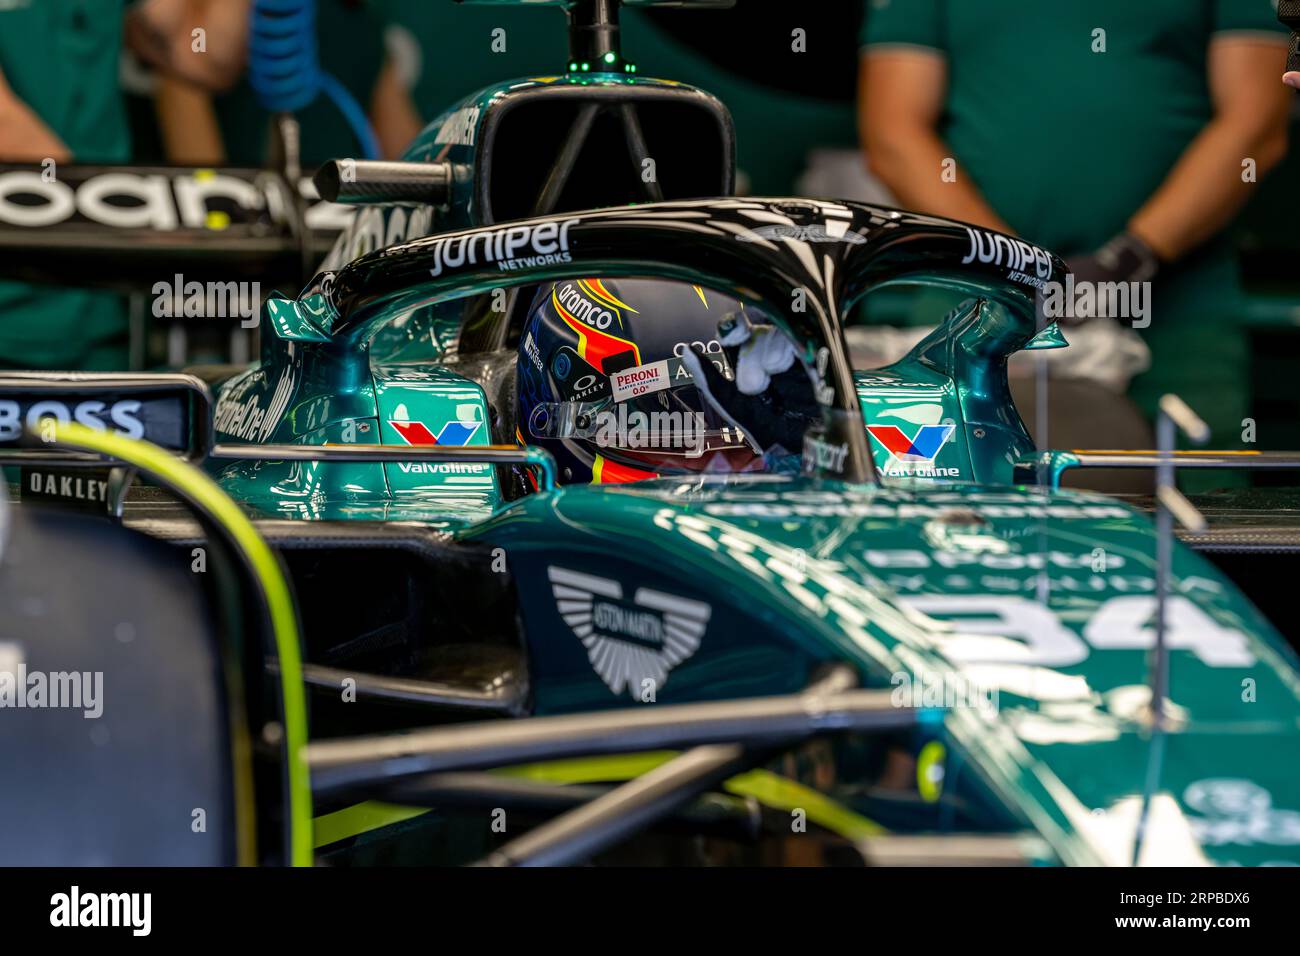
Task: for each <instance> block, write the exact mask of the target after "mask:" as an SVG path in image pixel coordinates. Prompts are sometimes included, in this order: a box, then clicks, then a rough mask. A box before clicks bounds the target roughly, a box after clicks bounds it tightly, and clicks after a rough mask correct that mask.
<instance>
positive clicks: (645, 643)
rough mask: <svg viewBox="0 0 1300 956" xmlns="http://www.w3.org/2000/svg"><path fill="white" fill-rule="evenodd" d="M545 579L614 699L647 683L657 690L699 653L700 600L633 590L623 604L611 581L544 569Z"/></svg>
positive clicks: (704, 609) (704, 617) (704, 613)
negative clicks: (671, 673)
mask: <svg viewBox="0 0 1300 956" xmlns="http://www.w3.org/2000/svg"><path fill="white" fill-rule="evenodd" d="M547 576H548V577H549V578H550V580H551V591H552V592H553V593H554V595H555V608H556V610H557V611H559V613H560V617H562V618H563V619H564V623H566V624H568V625H569V627H570V628H572V630H573V633H574V636H576V637H577V638H578V640H580V641H582V646H583V647H585V648H586V649H587V658H588V659H589V660H590V661H591V666H592V667H593V668H594V669H595V671H596V673H597V674H599V675H600V678H601V680H603V681H604V682H605V683H606V685H608V687H609V689H610V690H612V691H613V692H614V693H616V694H621V693H622V692H623V690H624V689H625V688H626V689H627V690H628V691H629V692H630V693H631V694H632V696H633V697H635V696H636V695H637V694H638V693H639V692H640V691H641V690H642V687H643V684H644V682H645V681H647V680H650V681H653V682H654V685H653V686H654V687H656V688H660V687H663V686H664V684H665V683H666V682H667V680H668V673H669V672H670V671H671V670H672V669H673V668H674V667H676V666H677V665H678V664H680V663H682V662H683V661H685V660H687V659H688V658H689V657H690V656H691V655H692V654H694V653H695V652H696V651H697V650H698V649H699V646H700V640H701V639H702V638H703V637H704V631H705V629H706V628H707V627H708V624H709V618H710V617H711V616H712V614H713V608H712V607H710V606H709V605H708V604H705V603H704V602H703V601H692V600H690V599H688V598H684V597H680V596H678V595H676V594H666V593H664V592H663V591H654V590H651V589H650V588H637V589H636V592H635V593H634V594H633V596H632V599H631V601H628V600H626V599H625V598H624V596H623V586H622V585H621V584H619V583H618V582H617V581H613V580H610V579H609V578H602V577H597V576H596V575H594V574H583V573H581V572H578V571H571V570H569V569H568V568H557V567H551V568H548V569H547Z"/></svg>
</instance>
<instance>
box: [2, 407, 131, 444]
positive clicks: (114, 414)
mask: <svg viewBox="0 0 1300 956" xmlns="http://www.w3.org/2000/svg"><path fill="white" fill-rule="evenodd" d="M43 418H53V419H55V420H56V421H58V422H59V423H60V424H63V425H66V424H68V423H69V422H77V423H78V424H81V425H85V426H86V427H87V428H93V429H95V431H100V432H102V431H109V430H110V428H111V430H113V431H115V432H117V433H118V434H119V435H125V436H126V437H128V438H143V437H144V423H143V422H142V421H141V420H140V402H138V401H136V400H134V399H123V400H122V401H120V402H112V403H111V404H110V403H107V402H100V401H93V400H92V401H85V402H78V403H77V404H75V405H68V404H66V403H64V402H60V401H55V400H52V399H46V400H44V401H39V402H33V403H32V404H30V405H28V406H27V407H26V410H24V407H23V405H22V404H21V403H19V402H16V401H14V400H13V399H0V441H13V440H14V439H16V438H18V437H19V436H20V435H21V434H22V433H23V429H24V428H26V429H27V430H28V431H36V430H37V428H38V427H39V425H40V422H41V419H43Z"/></svg>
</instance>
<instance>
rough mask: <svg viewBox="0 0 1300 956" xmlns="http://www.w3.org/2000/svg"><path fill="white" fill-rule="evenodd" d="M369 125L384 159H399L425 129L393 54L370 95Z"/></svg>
mask: <svg viewBox="0 0 1300 956" xmlns="http://www.w3.org/2000/svg"><path fill="white" fill-rule="evenodd" d="M370 123H371V125H372V126H374V128H375V135H376V136H377V137H379V148H380V150H381V151H382V152H383V154H384V158H385V159H398V158H400V157H401V155H402V153H403V152H404V151H405V150H406V147H407V145H409V144H410V142H411V140H413V139H415V137H416V135H417V134H418V133H419V132H420V129H421V128H422V127H423V126H424V123H423V122H421V121H420V114H419V112H418V111H417V110H416V108H415V102H414V100H412V99H411V91H410V89H409V87H408V86H407V85H406V82H405V81H404V80H403V79H402V74H401V69H400V68H399V67H398V65H397V63H396V61H395V60H394V59H393V56H392V55H391V54H390V55H389V56H387V57H386V58H385V59H384V68H383V70H382V71H381V72H380V74H379V78H378V79H377V80H376V81H375V89H374V92H373V93H372V94H371V96H370Z"/></svg>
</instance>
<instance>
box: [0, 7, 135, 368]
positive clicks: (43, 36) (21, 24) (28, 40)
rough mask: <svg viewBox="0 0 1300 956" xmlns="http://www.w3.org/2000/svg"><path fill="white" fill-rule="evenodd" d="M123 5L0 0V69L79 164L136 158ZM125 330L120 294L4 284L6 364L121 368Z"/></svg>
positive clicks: (0, 337)
mask: <svg viewBox="0 0 1300 956" xmlns="http://www.w3.org/2000/svg"><path fill="white" fill-rule="evenodd" d="M123 9H124V0H0V72H3V74H4V78H5V81H6V82H7V83H8V84H9V86H10V87H11V88H12V89H13V91H14V93H15V94H16V95H17V97H18V98H19V99H20V100H22V101H23V102H24V103H26V104H27V105H28V106H29V107H31V109H32V110H33V111H34V112H35V113H36V114H37V115H39V116H40V117H41V119H42V120H43V121H44V122H45V124H46V125H47V126H49V127H50V128H51V129H52V130H54V132H55V133H57V134H58V135H59V138H60V139H62V140H63V142H64V143H66V144H67V146H68V149H69V150H71V151H72V156H73V160H74V162H79V163H124V162H126V161H127V160H128V159H129V158H130V152H131V143H130V134H129V131H128V127H127V118H126V107H125V104H124V102H123V99H122V93H121V88H120V86H119V84H118V55H119V53H120V51H121V47H122V14H123ZM68 281H69V284H74V283H75V282H76V277H75V276H69V277H68ZM125 336H126V310H125V308H124V307H123V304H122V300H121V298H120V297H118V296H115V295H111V294H108V293H103V292H88V291H81V290H75V289H56V288H53V287H37V286H29V285H23V284H20V283H15V282H0V367H9V368H85V369H89V368H99V369H105V368H107V369H111V368H113V367H114V366H117V367H119V368H121V367H124V363H125V361H126V348H125Z"/></svg>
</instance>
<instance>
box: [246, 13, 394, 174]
mask: <svg viewBox="0 0 1300 956" xmlns="http://www.w3.org/2000/svg"><path fill="white" fill-rule="evenodd" d="M248 81H249V85H251V86H252V88H253V92H254V93H255V94H257V99H258V101H259V102H260V103H261V104H262V106H263V107H264V108H265V109H267V110H269V111H271V112H272V113H294V112H297V111H299V110H301V109H304V108H305V107H307V106H309V105H310V104H311V103H312V102H314V101H315V99H316V97H317V96H319V95H320V94H321V93H324V94H325V95H326V96H328V97H329V98H330V99H331V100H332V101H333V102H334V105H335V106H336V107H338V109H339V112H341V113H342V114H343V117H344V119H346V120H347V122H348V125H349V126H350V127H351V128H352V132H353V134H354V135H355V136H356V138H357V141H358V142H359V143H360V145H361V150H362V152H363V153H364V154H365V156H366V158H367V159H379V158H381V157H380V154H379V142H378V140H377V139H376V137H375V132H374V130H373V129H371V127H370V121H369V120H368V119H367V118H366V112H365V110H364V109H362V108H361V104H360V103H358V102H357V101H356V98H355V97H354V96H353V95H352V94H351V93H349V92H348V90H347V88H346V87H345V86H344V85H343V84H342V83H340V82H339V81H338V80H337V79H336V78H335V77H333V76H331V75H330V74H329V73H326V72H325V71H324V70H322V69H321V66H320V62H319V60H318V57H317V38H316V0H253V9H252V17H251V19H250V22H249V28H248Z"/></svg>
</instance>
